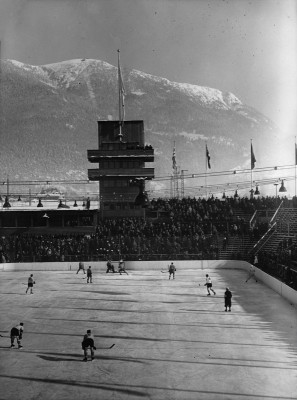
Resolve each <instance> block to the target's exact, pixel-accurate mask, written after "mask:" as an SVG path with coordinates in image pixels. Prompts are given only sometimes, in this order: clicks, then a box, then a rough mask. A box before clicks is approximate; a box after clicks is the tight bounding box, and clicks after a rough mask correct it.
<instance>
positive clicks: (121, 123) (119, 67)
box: [118, 49, 124, 141]
mask: <svg viewBox="0 0 297 400" xmlns="http://www.w3.org/2000/svg"><path fill="white" fill-rule="evenodd" d="M118 91H119V128H120V129H119V138H120V141H122V137H123V133H122V125H123V106H124V105H123V99H122V95H123V94H122V77H121V62H120V50H119V49H118Z"/></svg>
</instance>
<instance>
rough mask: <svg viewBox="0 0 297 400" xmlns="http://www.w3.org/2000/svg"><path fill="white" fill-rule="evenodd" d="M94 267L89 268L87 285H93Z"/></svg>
mask: <svg viewBox="0 0 297 400" xmlns="http://www.w3.org/2000/svg"><path fill="white" fill-rule="evenodd" d="M91 268H92V267H91V266H89V268H88V269H87V283H93V282H92V269H91Z"/></svg>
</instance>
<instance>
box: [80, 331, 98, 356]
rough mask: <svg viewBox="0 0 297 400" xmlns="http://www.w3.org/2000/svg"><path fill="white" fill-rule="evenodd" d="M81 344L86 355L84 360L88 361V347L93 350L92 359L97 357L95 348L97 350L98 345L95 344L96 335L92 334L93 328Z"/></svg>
mask: <svg viewBox="0 0 297 400" xmlns="http://www.w3.org/2000/svg"><path fill="white" fill-rule="evenodd" d="M81 346H82V349H83V351H84V356H85V357H84V359H83V361H88V349H90V351H91V360H92V361H93V360H94V358H95V353H94V350H96V347H95V344H94V336H93V335H92V332H91V329H88V330H87V333H86V334H85V335H84V337H83V341H82V343H81Z"/></svg>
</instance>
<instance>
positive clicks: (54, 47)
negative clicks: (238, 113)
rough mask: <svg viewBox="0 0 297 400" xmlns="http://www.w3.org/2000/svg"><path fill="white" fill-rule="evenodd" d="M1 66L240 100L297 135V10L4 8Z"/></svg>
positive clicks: (58, 1) (69, 3) (125, 4)
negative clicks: (70, 64) (76, 62)
mask: <svg viewBox="0 0 297 400" xmlns="http://www.w3.org/2000/svg"><path fill="white" fill-rule="evenodd" d="M0 39H1V58H4V59H14V60H18V61H21V62H23V63H28V64H32V65H44V64H50V63H54V62H59V61H64V60H69V59H75V58H92V59H98V60H102V61H106V62H108V63H110V64H113V65H116V64H117V49H120V51H121V63H122V67H123V68H127V69H137V70H140V71H143V72H146V73H149V74H152V75H157V76H161V77H164V78H167V79H169V80H172V81H176V82H183V83H191V84H195V85H200V86H208V87H213V88H216V89H219V90H222V91H228V92H232V93H234V94H235V95H236V96H237V97H238V98H239V99H240V100H241V101H242V102H243V103H245V104H247V105H249V106H252V107H254V108H256V109H257V110H258V111H260V112H261V113H263V114H264V115H266V116H267V117H269V118H270V119H271V120H272V121H274V122H275V123H276V124H277V125H278V126H279V127H280V128H281V130H282V131H283V132H284V135H290V136H295V135H297V74H296V71H297V43H296V42H297V1H296V0H208V1H207V0H0Z"/></svg>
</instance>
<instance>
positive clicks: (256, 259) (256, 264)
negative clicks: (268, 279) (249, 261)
mask: <svg viewBox="0 0 297 400" xmlns="http://www.w3.org/2000/svg"><path fill="white" fill-rule="evenodd" d="M258 263H259V261H258V256H257V254H255V258H254V266H255V267H258Z"/></svg>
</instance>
